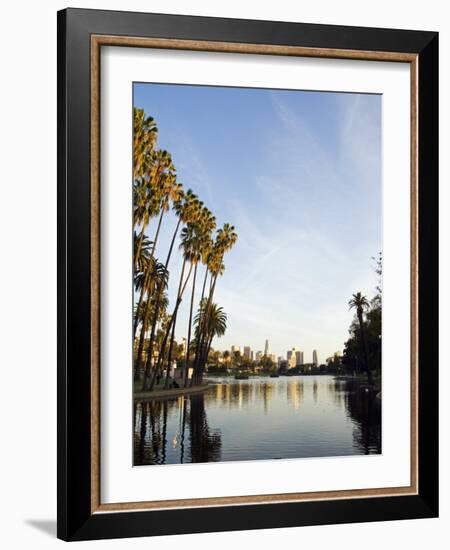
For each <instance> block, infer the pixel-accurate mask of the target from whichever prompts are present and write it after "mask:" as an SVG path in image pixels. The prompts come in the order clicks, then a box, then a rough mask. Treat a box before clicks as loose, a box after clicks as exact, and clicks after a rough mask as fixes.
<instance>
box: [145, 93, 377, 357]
mask: <svg viewBox="0 0 450 550" xmlns="http://www.w3.org/2000/svg"><path fill="white" fill-rule="evenodd" d="M134 105H135V106H136V107H140V108H143V109H144V110H145V111H146V113H147V114H148V115H151V116H153V117H154V118H155V120H156V122H157V125H158V129H159V137H158V147H160V148H163V149H167V150H168V151H169V152H170V153H171V154H172V157H173V161H174V163H175V166H176V168H177V172H178V179H179V181H180V182H182V183H183V185H184V187H185V188H186V189H187V188H192V190H193V191H194V192H195V193H196V194H197V195H198V196H199V197H200V198H201V200H203V201H204V203H205V204H206V206H208V208H209V209H210V210H211V211H212V212H213V213H214V214H215V216H216V218H217V222H218V225H223V223H225V222H228V223H231V224H233V225H234V226H235V227H236V231H237V233H238V235H239V238H238V241H237V243H236V245H235V247H234V248H233V249H232V250H231V251H230V252H229V253H228V254H227V256H226V257H225V265H226V270H225V273H224V276H223V277H222V278H221V279H220V280H219V281H218V284H217V290H216V294H215V301H216V302H217V303H219V304H220V305H222V306H223V307H224V309H225V311H226V313H227V315H228V329H227V333H226V335H225V336H224V337H222V338H221V339H220V340H215V342H214V343H213V347H214V348H215V349H221V350H224V349H229V348H230V347H231V345H233V344H235V345H240V346H241V347H242V346H244V345H249V346H251V348H252V349H253V350H255V351H258V350H263V349H264V341H265V339H266V338H268V339H269V342H270V349H271V352H272V353H275V354H276V355H283V356H285V355H286V351H287V350H288V349H290V348H292V347H293V346H295V347H297V348H299V349H301V350H303V351H304V352H305V362H308V361H311V360H312V350H313V349H317V350H318V354H319V361H321V362H323V361H324V360H325V358H326V357H328V356H330V355H332V353H334V352H335V351H341V350H342V349H343V344H344V342H345V340H346V339H347V338H348V327H349V324H350V322H351V320H352V317H353V314H352V313H351V312H349V311H348V306H347V303H348V300H349V299H350V297H351V294H352V293H354V292H357V291H361V292H363V293H365V294H366V295H368V296H369V297H371V296H373V294H374V287H375V284H376V276H375V273H374V262H373V260H372V256H375V255H376V254H377V253H378V251H380V250H381V237H382V235H381V221H382V220H381V191H382V189H381V167H382V165H381V96H379V95H369V94H343V93H330V92H303V91H291V90H268V89H249V88H224V87H207V86H186V85H164V84H147V83H145V84H144V83H142V84H140V83H139V84H138V83H136V84H134ZM175 223H176V220H175V218H174V216H173V215H172V214H170V215H168V216H166V218H165V220H164V222H163V224H164V225H163V228H162V235H161V237H160V241H159V243H158V248H157V254H158V252H159V254H160V256H161V257H164V256H165V254H166V251H167V248H168V244H169V239H170V236H171V234H172V231H173V228H174V227H175ZM155 225H156V222H155V221H153V222H152V223H151V224H150V226H149V228H148V233H149V235H150V236H151V234H152V232H153V231H154V228H155ZM180 258H181V256H180V255H179V252H177V255H176V256H174V257H173V259H172V260H171V265H170V268H171V269H170V271H171V277H170V278H171V281H172V282H171V285H170V288H169V298H170V299H171V304H173V301H174V295H175V292H176V285H177V281H178V276H179V269H180V264H181V260H180ZM202 276H203V268H201V269H200V270H199V275H198V277H199V279H198V283H199V284H198V285H197V286H198V287H199V288H198V297H199V295H200V286H201V284H200V282H201V281H202ZM188 292H190V288H188V289H187V290H186V293H188ZM188 301H189V295H188V294H186V295H185V297H184V300H183V304H182V306H181V310H180V312H179V315H178V321H177V331H176V336H177V339H181V337H182V336H186V333H187V319H188Z"/></svg>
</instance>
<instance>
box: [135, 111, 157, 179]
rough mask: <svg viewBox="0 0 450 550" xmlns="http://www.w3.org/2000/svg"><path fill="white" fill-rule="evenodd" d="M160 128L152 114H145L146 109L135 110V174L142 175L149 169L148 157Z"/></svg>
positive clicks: (136, 176)
mask: <svg viewBox="0 0 450 550" xmlns="http://www.w3.org/2000/svg"><path fill="white" fill-rule="evenodd" d="M157 137H158V128H157V126H156V123H155V120H154V119H153V118H152V117H151V116H145V112H144V109H137V108H134V110H133V176H134V179H137V178H139V177H141V176H142V175H143V174H144V173H145V172H146V171H147V170H148V159H149V156H150V154H151V152H152V151H153V149H154V147H155V144H156V139H157Z"/></svg>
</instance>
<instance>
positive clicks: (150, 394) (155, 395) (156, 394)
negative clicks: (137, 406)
mask: <svg viewBox="0 0 450 550" xmlns="http://www.w3.org/2000/svg"><path fill="white" fill-rule="evenodd" d="M214 385H215V384H214V383H213V384H203V385H201V386H195V387H193V388H171V389H168V390H163V389H158V390H154V391H147V392H135V393H134V395H133V397H134V399H137V400H139V401H146V400H150V399H161V398H165V397H178V396H180V395H190V394H192V393H201V392H204V391H206V390H208V389H209V388H212V387H213V386H214Z"/></svg>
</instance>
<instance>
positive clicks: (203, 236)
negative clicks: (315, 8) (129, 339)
mask: <svg viewBox="0 0 450 550" xmlns="http://www.w3.org/2000/svg"><path fill="white" fill-rule="evenodd" d="M197 226H198V231H199V239H198V247H197V250H196V253H195V254H193V256H192V258H191V261H194V277H193V281H192V291H191V304H190V308H189V324H188V337H187V341H186V358H185V372H184V386H185V387H187V385H188V381H189V353H190V347H191V330H192V314H193V311H194V296H195V283H196V279H197V268H198V263H199V261H200V260H202V261H203V263H205V264H206V262H207V258H208V255H209V253H210V251H211V243H212V241H211V234H212V232H213V231H214V229H215V228H216V218H215V217H214V216H213V215H212V213H211V212H210V211H209V210H208V209H207V208H206V207H205V208H203V211H202V214H201V216H200V219H199V221H198V222H197ZM207 274H208V268H206V270H205V280H204V282H203V289H202V297H201V300H203V296H204V293H205V285H206V277H207Z"/></svg>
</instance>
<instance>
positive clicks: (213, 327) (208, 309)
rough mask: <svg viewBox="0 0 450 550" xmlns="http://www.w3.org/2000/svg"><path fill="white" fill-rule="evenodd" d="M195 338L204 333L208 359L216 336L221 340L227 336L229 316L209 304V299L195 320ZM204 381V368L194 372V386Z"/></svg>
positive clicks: (217, 307)
mask: <svg viewBox="0 0 450 550" xmlns="http://www.w3.org/2000/svg"><path fill="white" fill-rule="evenodd" d="M194 324H195V337H196V338H197V339H198V338H200V329H201V330H202V331H203V333H204V336H205V339H206V351H205V356H206V358H207V357H208V355H209V352H210V349H211V345H212V341H213V339H214V337H215V336H218V337H219V338H220V337H221V336H223V335H224V334H225V331H226V329H227V314H226V313H225V312H224V310H223V308H222V307H219V306H218V305H217V304H212V303H211V304H208V300H207V299H203V302H202V303H201V304H200V308H199V311H198V313H197V315H196V316H195V319H194ZM202 381H203V368H200V369H197V370H196V372H194V376H193V380H192V384H193V385H198V384H201V383H202Z"/></svg>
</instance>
